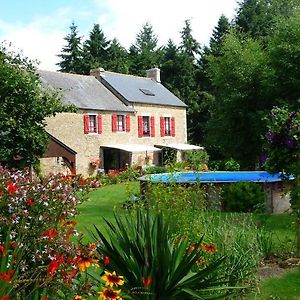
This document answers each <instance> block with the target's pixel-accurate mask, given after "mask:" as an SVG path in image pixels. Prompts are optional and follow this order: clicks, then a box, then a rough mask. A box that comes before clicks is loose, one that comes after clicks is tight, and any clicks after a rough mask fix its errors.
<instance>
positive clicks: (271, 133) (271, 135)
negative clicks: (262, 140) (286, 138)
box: [266, 131, 274, 142]
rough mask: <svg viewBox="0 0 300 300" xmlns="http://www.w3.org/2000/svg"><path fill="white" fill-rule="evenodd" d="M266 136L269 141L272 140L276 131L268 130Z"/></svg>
mask: <svg viewBox="0 0 300 300" xmlns="http://www.w3.org/2000/svg"><path fill="white" fill-rule="evenodd" d="M266 138H267V139H268V141H269V142H272V140H273V138H274V132H272V131H268V132H267V133H266Z"/></svg>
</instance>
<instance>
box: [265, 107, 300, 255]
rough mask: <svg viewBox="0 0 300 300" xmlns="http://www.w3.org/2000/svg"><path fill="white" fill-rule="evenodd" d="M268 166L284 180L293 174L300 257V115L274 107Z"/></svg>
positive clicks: (292, 195)
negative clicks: (280, 174) (280, 173)
mask: <svg viewBox="0 0 300 300" xmlns="http://www.w3.org/2000/svg"><path fill="white" fill-rule="evenodd" d="M267 128H268V131H267V133H266V143H265V150H266V153H267V156H268V157H267V160H266V163H265V166H266V168H267V170H268V171H270V172H273V173H274V172H282V177H283V179H286V175H289V174H292V175H293V176H294V177H295V179H294V181H293V183H290V190H291V202H292V205H293V208H294V211H295V213H296V215H297V221H296V225H297V255H298V257H300V159H299V158H300V142H299V141H300V130H299V128H300V114H299V112H296V111H295V112H290V111H289V110H288V109H287V108H278V107H274V108H273V109H272V111H271V117H270V118H268V119H267Z"/></svg>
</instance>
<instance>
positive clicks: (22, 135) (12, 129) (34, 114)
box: [0, 47, 69, 167]
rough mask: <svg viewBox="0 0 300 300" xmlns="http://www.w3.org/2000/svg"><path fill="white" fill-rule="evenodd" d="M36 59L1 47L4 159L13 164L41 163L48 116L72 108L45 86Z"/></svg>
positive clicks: (1, 149)
mask: <svg viewBox="0 0 300 300" xmlns="http://www.w3.org/2000/svg"><path fill="white" fill-rule="evenodd" d="M35 71H36V70H35V67H34V64H33V62H31V61H29V60H28V59H27V58H24V57H22V56H21V55H18V54H15V53H13V52H9V50H8V49H5V48H4V47H0V102H1V109H0V136H1V147H0V162H1V163H2V164H4V165H8V166H10V167H24V166H32V165H36V164H37V163H38V158H39V157H41V156H42V155H43V153H44V151H45V149H46V146H47V143H48V136H47V134H46V131H45V129H44V127H45V118H46V117H49V116H53V115H55V114H56V113H58V112H62V111H66V110H68V109H69V108H67V107H65V106H63V105H62V104H61V102H60V96H59V95H58V94H57V93H56V92H53V91H46V90H44V89H42V87H41V81H40V80H39V77H38V75H37V74H36V73H35Z"/></svg>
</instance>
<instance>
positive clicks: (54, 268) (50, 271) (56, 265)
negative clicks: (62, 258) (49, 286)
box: [48, 259, 59, 276]
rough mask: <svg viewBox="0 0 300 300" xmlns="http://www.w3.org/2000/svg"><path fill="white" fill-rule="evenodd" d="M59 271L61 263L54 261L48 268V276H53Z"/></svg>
mask: <svg viewBox="0 0 300 300" xmlns="http://www.w3.org/2000/svg"><path fill="white" fill-rule="evenodd" d="M58 269H59V263H58V261H57V260H56V259H52V260H51V262H50V264H49V266H48V275H49V276H53V275H54V273H55V272H56V271H57V270H58Z"/></svg>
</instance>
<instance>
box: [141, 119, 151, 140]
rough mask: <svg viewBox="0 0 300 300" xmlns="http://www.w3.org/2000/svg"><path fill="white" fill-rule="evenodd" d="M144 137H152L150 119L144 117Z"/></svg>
mask: <svg viewBox="0 0 300 300" xmlns="http://www.w3.org/2000/svg"><path fill="white" fill-rule="evenodd" d="M143 136H150V117H145V116H143Z"/></svg>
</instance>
